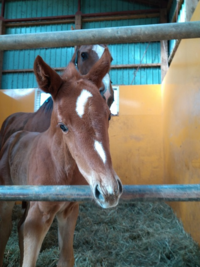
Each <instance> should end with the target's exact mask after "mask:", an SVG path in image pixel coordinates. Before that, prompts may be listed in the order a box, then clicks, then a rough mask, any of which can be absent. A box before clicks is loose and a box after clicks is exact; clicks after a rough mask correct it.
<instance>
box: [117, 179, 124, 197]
mask: <svg viewBox="0 0 200 267" xmlns="http://www.w3.org/2000/svg"><path fill="white" fill-rule="evenodd" d="M117 183H118V187H119V193H120V194H121V193H122V191H123V189H122V183H121V182H120V181H119V180H117Z"/></svg>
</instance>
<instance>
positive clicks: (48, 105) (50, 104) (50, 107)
mask: <svg viewBox="0 0 200 267" xmlns="http://www.w3.org/2000/svg"><path fill="white" fill-rule="evenodd" d="M39 110H40V111H42V112H48V111H50V110H53V99H52V97H51V96H50V97H49V98H47V100H45V101H44V103H43V104H42V106H41V107H40V108H39ZM39 110H38V111H39Z"/></svg>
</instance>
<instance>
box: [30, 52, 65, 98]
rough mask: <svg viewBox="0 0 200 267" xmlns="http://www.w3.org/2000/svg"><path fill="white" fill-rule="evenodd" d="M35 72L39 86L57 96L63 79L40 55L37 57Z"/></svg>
mask: <svg viewBox="0 0 200 267" xmlns="http://www.w3.org/2000/svg"><path fill="white" fill-rule="evenodd" d="M34 73H35V76H36V79H37V82H38V85H39V87H40V88H41V89H42V90H43V91H44V92H46V93H49V94H51V95H52V97H55V96H56V94H57V92H58V90H59V88H60V86H61V84H62V82H63V81H62V79H61V77H60V76H59V75H58V74H57V73H56V71H55V70H53V69H52V68H51V67H50V66H49V65H47V64H46V63H45V62H44V60H43V59H42V58H41V57H40V56H37V57H36V59H35V62H34Z"/></svg>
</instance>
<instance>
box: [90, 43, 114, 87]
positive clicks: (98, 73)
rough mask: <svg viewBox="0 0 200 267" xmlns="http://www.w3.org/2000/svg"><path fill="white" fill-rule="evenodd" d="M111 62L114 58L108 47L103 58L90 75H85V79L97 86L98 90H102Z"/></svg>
mask: <svg viewBox="0 0 200 267" xmlns="http://www.w3.org/2000/svg"><path fill="white" fill-rule="evenodd" d="M111 61H112V57H111V55H110V52H109V50H108V48H107V47H106V48H105V50H104V53H103V55H102V56H101V58H100V59H99V60H98V61H97V62H96V63H95V64H94V66H93V67H92V69H91V70H90V71H89V73H88V74H86V75H85V78H86V79H88V80H90V81H92V82H93V83H94V84H96V86H97V88H100V86H101V83H102V79H103V77H104V76H105V75H106V74H107V73H108V72H109V70H110V63H111Z"/></svg>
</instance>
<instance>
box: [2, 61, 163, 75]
mask: <svg viewBox="0 0 200 267" xmlns="http://www.w3.org/2000/svg"><path fill="white" fill-rule="evenodd" d="M159 67H160V64H159V63H157V64H123V65H111V69H131V68H133V69H134V68H159ZM65 69H66V67H65V68H64V67H62V68H54V70H55V71H64V70H65ZM24 72H33V69H16V70H2V73H24Z"/></svg>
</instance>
